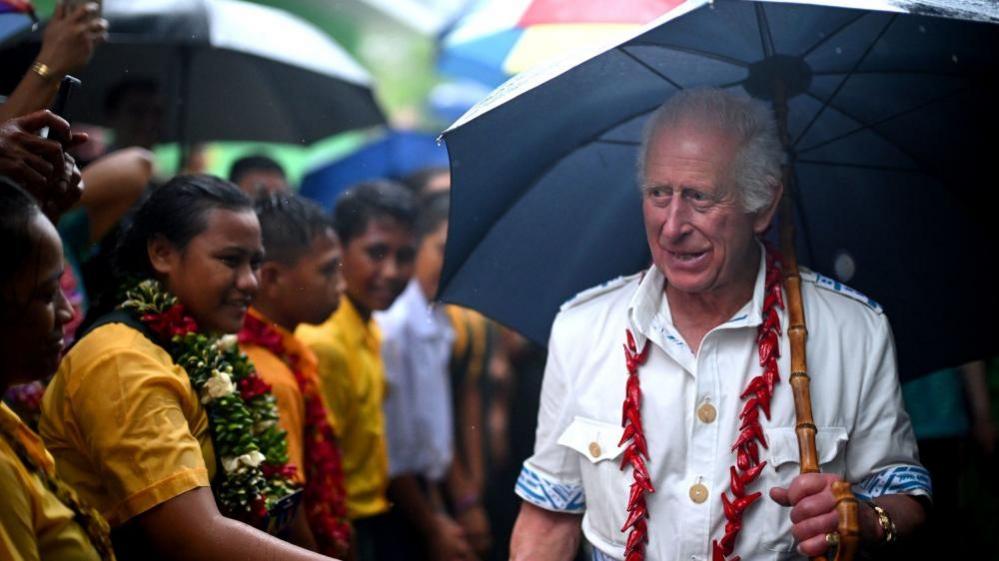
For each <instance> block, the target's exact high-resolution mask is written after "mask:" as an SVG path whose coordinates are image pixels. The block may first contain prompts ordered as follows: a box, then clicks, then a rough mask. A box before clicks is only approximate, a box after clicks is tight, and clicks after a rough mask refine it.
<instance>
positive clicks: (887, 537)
mask: <svg viewBox="0 0 999 561" xmlns="http://www.w3.org/2000/svg"><path fill="white" fill-rule="evenodd" d="M867 506H869V507H871V508H873V509H874V514H876V515H877V517H878V526H881V545H893V544H894V543H895V542H896V541H898V531H897V530H896V529H895V523H894V522H892V519H891V516H888V511H887V510H885V509H884V508H882V507H880V506H878V505H876V504H874V503H873V502H871V501H867Z"/></svg>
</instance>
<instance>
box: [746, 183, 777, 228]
mask: <svg viewBox="0 0 999 561" xmlns="http://www.w3.org/2000/svg"><path fill="white" fill-rule="evenodd" d="M783 196H784V184H783V183H781V182H780V180H775V181H774V188H773V199H771V201H770V202H769V203H768V204H767V206H765V207H763V208H761V209H760V210H758V211H756V217H755V218H754V219H753V231H754V232H756V234H757V235H759V234H762V233H763V232H766V231H767V228H769V227H770V224H771V222H773V220H774V216H775V215H776V214H777V209H778V208H780V201H781V197H783Z"/></svg>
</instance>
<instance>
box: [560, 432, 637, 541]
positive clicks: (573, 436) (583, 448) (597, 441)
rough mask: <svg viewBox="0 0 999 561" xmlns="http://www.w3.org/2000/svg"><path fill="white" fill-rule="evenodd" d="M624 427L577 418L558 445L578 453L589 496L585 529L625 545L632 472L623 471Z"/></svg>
mask: <svg viewBox="0 0 999 561" xmlns="http://www.w3.org/2000/svg"><path fill="white" fill-rule="evenodd" d="M623 435H624V428H623V427H621V426H620V425H617V424H614V423H608V422H604V421H597V420H594V419H589V418H586V417H578V416H577V417H575V418H573V420H572V422H571V423H570V424H569V426H568V427H567V428H566V429H565V431H564V432H563V433H562V434H561V435H560V436H559V438H558V444H560V445H562V446H565V447H566V448H569V449H570V450H573V451H574V452H576V453H577V454H576V456H577V458H576V460H577V461H578V462H579V473H580V478H581V480H582V483H583V489H584V492H585V494H586V518H587V522H586V524H584V528H585V527H587V526H588V527H589V529H590V531H592V532H596V533H597V534H599V537H600V538H602V539H603V540H604V541H606V542H608V543H611V544H615V545H619V546H620V545H623V544H624V539H625V538H626V536H625V535H624V534H622V533H621V531H620V528H621V526H622V525H623V524H624V521H625V508H626V506H627V500H628V492H629V485H630V484H631V479H630V474H631V471H630V470H622V469H621V454H622V453H623V452H624V449H625V446H622V445H620V444H619V443H620V442H621V436H623Z"/></svg>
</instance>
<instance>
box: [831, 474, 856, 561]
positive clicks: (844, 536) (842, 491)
mask: <svg viewBox="0 0 999 561" xmlns="http://www.w3.org/2000/svg"><path fill="white" fill-rule="evenodd" d="M832 492H833V496H834V497H835V498H836V512H837V513H839V527H838V529H837V531H838V532H839V547H838V548H837V549H836V561H845V560H849V559H853V558H854V556H856V555H857V549H858V548H859V546H860V524H859V514H860V504H859V503H858V502H857V497H855V496H854V495H853V491H851V490H850V483H848V482H846V481H837V482H835V483H833V486H832Z"/></svg>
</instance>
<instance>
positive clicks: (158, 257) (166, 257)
mask: <svg viewBox="0 0 999 561" xmlns="http://www.w3.org/2000/svg"><path fill="white" fill-rule="evenodd" d="M146 253H147V255H148V256H149V264H150V265H152V266H153V270H154V271H156V273H157V274H159V275H161V276H167V275H169V274H170V272H171V271H173V270H174V268H176V267H177V265H178V263H179V261H180V251H178V250H177V248H176V247H175V246H174V245H173V244H172V243H170V241H169V240H167V239H166V238H164V237H163V236H153V237H152V238H150V239H149V241H147V242H146Z"/></svg>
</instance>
